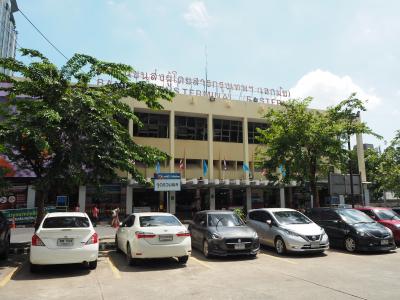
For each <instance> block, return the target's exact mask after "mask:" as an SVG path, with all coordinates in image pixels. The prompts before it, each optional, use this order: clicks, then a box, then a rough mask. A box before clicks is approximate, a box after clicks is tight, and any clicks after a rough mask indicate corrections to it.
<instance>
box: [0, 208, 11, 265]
mask: <svg viewBox="0 0 400 300" xmlns="http://www.w3.org/2000/svg"><path fill="white" fill-rule="evenodd" d="M9 249H10V227H9V225H8V220H7V218H6V217H5V216H4V215H3V214H2V212H1V211H0V258H7V256H8V251H9Z"/></svg>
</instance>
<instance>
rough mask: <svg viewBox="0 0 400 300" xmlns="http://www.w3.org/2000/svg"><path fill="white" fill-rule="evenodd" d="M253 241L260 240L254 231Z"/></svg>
mask: <svg viewBox="0 0 400 300" xmlns="http://www.w3.org/2000/svg"><path fill="white" fill-rule="evenodd" d="M253 239H258V234H257V232H255V231H254V233H253Z"/></svg>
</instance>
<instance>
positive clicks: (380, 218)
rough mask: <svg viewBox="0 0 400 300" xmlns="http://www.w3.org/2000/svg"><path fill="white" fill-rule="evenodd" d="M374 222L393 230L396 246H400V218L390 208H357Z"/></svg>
mask: <svg viewBox="0 0 400 300" xmlns="http://www.w3.org/2000/svg"><path fill="white" fill-rule="evenodd" d="M356 209H358V210H360V211H362V212H364V213H365V214H367V215H368V216H369V217H371V218H372V219H373V220H375V221H376V222H378V223H381V224H382V225H383V226H386V227H387V228H389V229H391V230H392V232H393V236H394V240H395V241H396V244H398V245H399V244H400V216H399V215H398V214H397V213H395V212H394V211H393V210H392V209H391V208H388V207H357V208H356Z"/></svg>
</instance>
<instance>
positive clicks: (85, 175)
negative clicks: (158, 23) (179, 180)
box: [0, 49, 173, 221]
mask: <svg viewBox="0 0 400 300" xmlns="http://www.w3.org/2000/svg"><path fill="white" fill-rule="evenodd" d="M20 51H21V53H22V55H23V56H28V57H30V58H31V61H32V62H30V63H29V64H25V63H23V62H21V61H18V60H15V59H12V58H2V59H0V66H2V67H4V68H6V69H9V70H12V71H13V72H15V73H17V74H20V75H21V76H22V79H20V80H17V79H14V78H11V77H9V76H6V75H3V74H2V75H0V80H1V81H2V82H9V83H11V86H10V87H8V88H3V90H6V91H7V92H8V100H9V101H7V103H6V105H7V107H6V109H3V110H2V111H3V116H2V117H3V120H2V122H1V123H0V144H3V145H5V149H4V150H5V151H4V152H5V154H6V155H7V156H8V157H9V158H10V159H11V161H12V162H13V163H15V164H16V165H18V166H19V167H21V168H29V169H31V170H32V171H33V172H34V173H35V174H36V179H35V181H34V186H35V189H36V190H37V191H38V194H39V195H40V197H39V201H38V202H37V206H38V220H37V221H39V220H41V219H42V217H43V213H44V207H43V206H44V203H45V200H46V199H47V197H48V191H49V189H50V187H52V186H54V185H57V184H62V185H63V186H65V187H71V186H78V185H82V184H92V185H100V184H102V183H106V182H111V181H116V180H123V178H120V177H118V175H117V173H118V170H119V171H123V172H129V173H130V174H132V177H133V178H134V179H135V180H137V181H139V182H144V178H143V176H142V174H141V173H140V172H139V171H138V169H137V168H136V166H135V162H141V163H144V164H146V165H150V166H151V165H155V164H156V162H157V161H164V160H165V159H167V155H166V154H165V153H163V152H161V151H159V150H158V149H155V148H152V147H147V146H141V145H138V144H136V143H135V142H134V141H133V140H132V138H131V137H130V135H129V131H128V128H127V126H126V125H127V121H128V120H133V122H134V123H137V124H139V126H140V122H139V121H138V119H137V117H136V116H135V115H134V114H133V111H132V110H131V108H130V107H129V105H128V104H127V103H124V102H123V101H121V99H124V98H125V99H129V97H131V98H134V99H136V100H138V101H142V102H144V103H146V104H147V106H148V107H150V108H152V109H160V108H161V107H162V106H161V104H160V103H159V100H160V99H166V100H171V98H172V97H173V93H172V92H170V91H169V90H167V89H165V88H162V87H158V86H156V85H153V84H148V83H145V82H137V83H136V82H132V81H131V79H130V77H129V74H131V73H132V72H133V68H132V67H130V66H128V65H124V64H117V63H109V62H103V61H100V60H98V59H96V58H94V57H91V56H88V55H83V54H75V55H74V56H73V57H72V58H71V59H70V60H68V61H67V63H66V64H65V65H64V66H63V67H62V68H61V69H59V68H57V66H55V65H54V64H53V63H51V62H50V61H49V60H48V59H47V58H46V57H44V56H43V55H42V54H41V53H40V52H38V51H35V50H29V49H21V50H20ZM98 76H100V77H101V76H107V77H108V78H112V79H113V81H114V83H110V84H106V85H103V86H96V87H94V86H92V85H90V82H91V81H92V80H94V78H97V77H98ZM21 96H23V97H21ZM127 101H129V100H127ZM4 111H6V112H4Z"/></svg>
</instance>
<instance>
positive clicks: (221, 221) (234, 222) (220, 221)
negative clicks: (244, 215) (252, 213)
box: [208, 214, 244, 227]
mask: <svg viewBox="0 0 400 300" xmlns="http://www.w3.org/2000/svg"><path fill="white" fill-rule="evenodd" d="M217 225H218V226H223V227H234V226H243V225H244V223H243V221H242V220H241V219H240V218H239V217H238V216H237V215H236V214H209V215H208V226H217Z"/></svg>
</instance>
